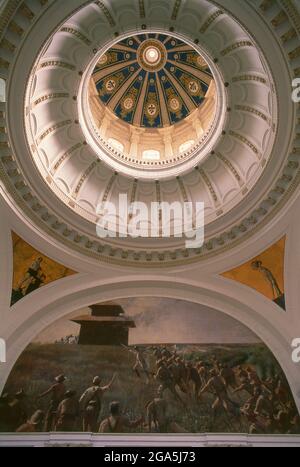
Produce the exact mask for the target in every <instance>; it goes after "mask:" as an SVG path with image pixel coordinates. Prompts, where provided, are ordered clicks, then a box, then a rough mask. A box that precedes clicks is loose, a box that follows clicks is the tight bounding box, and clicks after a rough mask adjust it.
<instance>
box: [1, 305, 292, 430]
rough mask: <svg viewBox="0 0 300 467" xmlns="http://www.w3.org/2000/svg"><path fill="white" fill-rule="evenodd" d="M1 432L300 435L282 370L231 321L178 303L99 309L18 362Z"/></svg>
mask: <svg viewBox="0 0 300 467" xmlns="http://www.w3.org/2000/svg"><path fill="white" fill-rule="evenodd" d="M0 431H2V432H15V431H17V432H21V433H22V432H39V431H44V432H49V431H58V432H73V431H74V432H82V431H84V432H97V433H98V432H100V433H113V434H118V433H209V432H211V433H251V434H276V433H280V434H283V433H285V434H286V433H300V418H299V415H298V412H297V409H296V406H295V403H294V400H293V396H292V393H291V390H290V388H289V385H288V382H287V380H286V378H285V375H284V374H283V372H282V370H281V368H280V366H279V364H278V363H277V361H276V359H275V358H274V356H273V355H272V354H271V352H270V351H269V350H268V348H267V347H266V346H265V345H264V344H263V343H262V342H261V341H260V339H259V338H258V337H257V336H256V335H254V334H253V333H252V332H250V331H249V330H248V329H247V328H246V327H244V326H243V325H242V324H240V323H238V322H237V321H235V320H233V319H232V318H230V317H228V316H226V315H224V314H222V313H220V312H218V311H215V310H214V309H210V308H207V307H204V306H200V305H197V304H193V303H188V302H184V301H179V300H170V299H154V298H138V299H135V298H132V299H126V300H120V301H118V302H116V303H105V304H98V305H93V306H92V307H90V308H87V309H83V310H79V311H77V312H75V313H72V314H71V315H69V316H67V317H66V318H63V319H61V320H59V321H58V322H56V323H54V324H53V325H52V326H50V327H49V328H47V329H46V330H44V331H43V332H42V333H41V334H40V335H38V336H37V337H36V338H35V339H34V340H33V341H32V342H31V344H30V345H29V346H28V347H27V348H26V349H25V350H24V352H23V353H22V355H21V356H20V358H19V360H18V361H17V362H16V364H15V366H14V368H13V370H12V372H11V374H10V376H9V379H8V381H7V384H6V387H5V389H4V391H3V393H2V396H1V398H0Z"/></svg>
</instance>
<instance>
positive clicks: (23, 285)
mask: <svg viewBox="0 0 300 467" xmlns="http://www.w3.org/2000/svg"><path fill="white" fill-rule="evenodd" d="M12 241H13V258H14V259H13V264H14V270H13V288H12V296H11V305H14V304H15V303H17V302H18V301H19V300H21V299H22V298H24V297H25V296H27V295H29V294H31V293H32V292H34V291H35V290H37V289H39V288H40V287H43V286H44V285H47V284H50V283H51V282H54V281H56V280H58V279H62V278H64V277H67V276H71V275H73V274H76V273H75V272H74V271H72V270H71V269H69V268H67V267H65V266H63V265H61V264H58V263H57V262H56V261H53V260H52V259H50V258H48V257H47V256H45V255H43V254H41V253H40V252H38V251H37V250H35V249H34V248H33V247H32V246H31V245H29V244H28V243H26V242H25V241H24V240H23V239H22V238H20V237H19V236H18V235H17V234H15V233H14V232H12Z"/></svg>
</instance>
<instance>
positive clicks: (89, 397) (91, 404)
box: [79, 375, 116, 433]
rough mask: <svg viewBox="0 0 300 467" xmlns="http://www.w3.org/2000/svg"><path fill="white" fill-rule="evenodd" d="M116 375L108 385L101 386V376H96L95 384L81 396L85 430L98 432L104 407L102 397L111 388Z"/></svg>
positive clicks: (80, 401) (80, 402)
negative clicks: (99, 420)
mask: <svg viewBox="0 0 300 467" xmlns="http://www.w3.org/2000/svg"><path fill="white" fill-rule="evenodd" d="M115 378H116V375H114V376H113V378H112V380H111V382H110V383H109V384H107V385H106V386H101V378H99V376H96V377H95V378H94V379H93V384H92V386H91V387H90V388H88V389H87V390H86V391H85V392H84V393H83V394H82V396H81V398H80V400H79V404H80V411H81V413H82V417H83V431H84V432H91V433H96V432H97V431H98V419H99V416H100V413H101V409H102V399H103V395H104V394H105V392H107V391H109V389H110V388H111V386H112V384H113V382H114V380H115Z"/></svg>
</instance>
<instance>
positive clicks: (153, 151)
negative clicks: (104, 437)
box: [2, 0, 299, 266]
mask: <svg viewBox="0 0 300 467" xmlns="http://www.w3.org/2000/svg"><path fill="white" fill-rule="evenodd" d="M75 3H76V4H75ZM184 4H185V5H184V8H181V2H176V4H175V7H174V11H172V14H170V12H169V2H168V1H163V0H162V1H160V2H156V1H153V2H152V1H150V2H143V1H142V2H136V1H123V0H111V1H106V2H86V3H84V4H83V5H82V2H74V5H73V3H72V5H71V3H70V2H67V4H65V5H64V6H63V5H62V6H60V9H61V11H58V12H57V17H55V16H53V17H51V18H49V16H47V18H45V17H43V15H42V16H41V17H40V19H39V22H38V23H37V24H36V27H35V28H33V29H32V31H29V32H28V34H29V35H30V34H32V36H31V37H32V40H31V41H29V40H27V41H26V42H24V44H23V45H22V53H21V54H20V55H18V56H15V57H14V58H13V59H12V60H13V66H14V74H13V75H10V76H9V79H10V90H11V91H10V94H9V96H8V102H7V109H8V111H7V115H6V124H7V128H8V144H9V147H10V148H12V149H13V153H14V155H15V157H14V158H13V160H12V161H8V159H7V164H8V165H6V166H5V170H6V169H7V175H8V179H7V183H8V184H9V185H10V186H12V187H14V188H13V190H14V195H15V196H20V197H21V200H22V203H20V207H21V209H24V210H25V206H24V203H26V212H30V216H32V218H34V219H35V222H37V223H38V225H39V226H40V227H41V228H42V229H44V230H45V232H47V235H51V236H52V237H53V238H55V239H56V240H58V241H60V242H63V243H64V244H67V245H68V246H69V247H71V248H73V249H76V250H77V251H80V252H81V253H84V254H87V255H88V256H92V257H94V258H99V259H102V260H103V259H104V260H106V261H110V262H117V263H123V262H127V263H128V262H133V263H134V264H136V265H139V264H141V265H145V264H154V265H155V264H157V263H161V264H164V265H166V266H167V265H171V264H172V263H175V262H176V261H180V262H186V261H197V260H200V259H202V258H204V257H206V256H207V255H212V254H215V253H217V252H218V251H224V249H225V248H226V249H228V248H230V246H231V244H236V242H238V241H242V239H243V237H244V236H247V235H248V234H249V233H250V232H251V231H253V229H257V228H259V225H260V223H261V222H266V220H267V218H268V216H269V215H272V211H273V210H274V209H278V208H277V206H279V204H278V203H281V202H283V200H284V198H285V197H287V195H288V194H290V193H291V190H292V187H293V180H294V175H295V171H296V170H297V168H298V155H299V150H298V149H297V147H294V142H293V138H294V131H293V132H287V131H286V128H295V124H296V113H295V106H294V104H293V102H292V101H291V99H289V96H288V95H287V90H289V89H290V84H289V83H290V75H291V74H292V73H294V72H297V71H296V70H297V67H298V61H299V58H297V54H296V56H295V57H294V54H293V50H294V48H295V47H294V42H293V38H291V40H292V43H293V44H292V45H291V43H290V42H289V37H288V36H285V35H284V31H286V30H287V31H288V26H289V22H288V19H286V24H285V23H284V28H283V29H282V31H281V34H282V35H283V37H284V38H285V42H283V43H282V44H281V45H280V47H281V49H280V50H281V55H278V46H277V42H274V41H277V40H278V38H277V37H276V36H275V35H274V33H273V32H272V31H271V29H268V30H266V31H265V34H264V38H263V40H262V37H261V35H260V33H259V31H260V30H261V26H262V24H264V23H263V21H264V20H263V19H262V17H261V15H262V13H263V10H262V8H260V2H258V1H257V2H251V5H250V4H249V3H248V2H246V4H245V5H244V6H243V8H235V12H234V14H233V13H232V11H231V8H230V6H228V5H227V3H226V2H219V3H217V2H211V1H207V0H186V1H185V2H184ZM274 13H276V12H274ZM275 17H276V14H275ZM58 18H60V19H59V20H58ZM61 18H65V19H64V21H63V22H61ZM272 18H273V16H272ZM272 18H271V21H273V19H272ZM271 24H272V23H271ZM34 37H39V43H41V42H43V47H42V49H40V48H39V47H38V46H37V45H36V44H35V41H34ZM126 41H127V42H126ZM135 44H136V46H135ZM168 44H169V45H168ZM286 44H287V45H286ZM286 48H287V50H286ZM122 52H124V53H123V55H122ZM188 53H189V54H191V60H190V62H189V63H187V55H186V54H188ZM113 54H115V55H113ZM118 54H119V55H118ZM113 57H114V58H113ZM113 60H117V62H114V61H113ZM193 60H194V61H193ZM122 61H123V62H124V63H122ZM21 73H22V75H23V76H24V75H26V76H28V79H27V81H26V83H24V82H23V81H22V80H19V79H18V76H19V75H20V74H21ZM279 76H280V80H278V79H277V78H278V77H279ZM12 90H13V91H12ZM132 96H133V97H132ZM137 96H138V97H137ZM167 97H169V99H168V98H167ZM130 99H131V100H130ZM153 99H154V100H153ZM178 106H179V107H178ZM131 109H134V111H133V110H132V111H131ZM147 112H148V117H147ZM151 112H152V116H151ZM153 112H154V113H153ZM16 116H17V117H16ZM24 128H25V131H24ZM279 141H280V144H279ZM2 151H3V155H4V157H8V153H9V152H10V151H9V150H8V149H6V148H5V145H2ZM16 189H17V193H16ZM120 194H127V195H128V198H129V200H130V201H141V202H144V203H146V204H147V205H149V204H150V203H151V202H153V201H154V202H162V201H168V202H174V201H179V202H181V203H183V202H185V201H190V202H192V203H193V204H195V203H196V202H199V201H202V202H204V203H205V226H206V243H205V245H204V247H203V248H201V249H198V250H186V249H185V243H184V239H178V238H169V239H165V238H157V239H155V240H154V239H147V238H141V239H126V240H122V239H121V238H116V239H106V240H100V239H99V238H98V237H97V235H96V228H95V226H96V223H97V222H98V220H99V212H98V211H97V207H98V206H99V204H101V203H103V202H104V201H111V202H115V203H117V199H118V197H119V195H120Z"/></svg>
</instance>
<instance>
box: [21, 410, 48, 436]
mask: <svg viewBox="0 0 300 467" xmlns="http://www.w3.org/2000/svg"><path fill="white" fill-rule="evenodd" d="M44 418H45V414H44V412H43V411H42V410H37V411H36V412H35V413H34V414H33V415H32V417H31V418H30V419H29V420H28V421H27V422H26V423H24V424H23V425H21V426H20V427H19V428H18V429H17V433H41V431H42V429H43V423H44Z"/></svg>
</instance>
